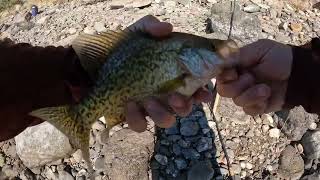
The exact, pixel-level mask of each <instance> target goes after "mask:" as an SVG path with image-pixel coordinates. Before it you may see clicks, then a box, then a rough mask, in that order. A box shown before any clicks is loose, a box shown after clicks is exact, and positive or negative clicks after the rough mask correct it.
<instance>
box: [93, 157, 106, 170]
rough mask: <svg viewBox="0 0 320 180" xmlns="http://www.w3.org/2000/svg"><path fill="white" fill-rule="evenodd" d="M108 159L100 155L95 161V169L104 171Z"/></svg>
mask: <svg viewBox="0 0 320 180" xmlns="http://www.w3.org/2000/svg"><path fill="white" fill-rule="evenodd" d="M105 164H106V160H105V158H104V157H99V158H98V159H96V161H95V162H94V169H95V170H97V171H104V170H105V168H106V165H105Z"/></svg>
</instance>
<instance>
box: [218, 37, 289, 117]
mask: <svg viewBox="0 0 320 180" xmlns="http://www.w3.org/2000/svg"><path fill="white" fill-rule="evenodd" d="M230 59H231V60H233V61H235V63H236V64H237V65H238V67H237V68H232V69H228V70H225V71H224V72H223V73H222V74H220V75H219V76H218V77H217V91H218V93H219V94H220V95H221V96H224V97H228V98H232V99H233V101H234V103H235V104H236V105H238V106H241V107H242V108H243V110H244V112H246V113H247V114H249V115H253V116H254V115H258V114H263V113H269V112H274V111H278V110H281V109H282V106H283V105H284V103H285V97H286V90H287V84H288V79H289V77H290V73H291V66H292V60H293V57H292V50H291V47H290V46H288V45H284V44H281V43H278V42H275V41H272V40H266V39H263V40H258V41H257V42H254V43H252V44H249V45H247V46H244V47H242V48H240V51H239V53H238V55H237V56H235V57H233V58H232V57H230Z"/></svg>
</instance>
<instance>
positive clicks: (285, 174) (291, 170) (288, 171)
mask: <svg viewBox="0 0 320 180" xmlns="http://www.w3.org/2000/svg"><path fill="white" fill-rule="evenodd" d="M303 173H304V161H303V159H302V157H301V156H300V154H299V153H298V152H297V150H296V149H295V148H294V147H293V146H291V145H289V146H287V147H286V148H285V149H284V150H283V151H282V153H281V156H280V163H279V169H278V175H279V176H280V177H282V178H285V179H292V180H297V179H299V178H300V177H301V176H302V174H303Z"/></svg>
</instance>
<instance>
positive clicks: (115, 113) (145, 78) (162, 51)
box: [30, 30, 237, 171]
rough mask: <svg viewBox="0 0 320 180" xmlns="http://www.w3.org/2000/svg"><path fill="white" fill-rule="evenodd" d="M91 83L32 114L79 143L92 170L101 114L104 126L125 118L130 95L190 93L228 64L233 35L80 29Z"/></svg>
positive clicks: (79, 45)
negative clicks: (77, 97) (66, 101)
mask: <svg viewBox="0 0 320 180" xmlns="http://www.w3.org/2000/svg"><path fill="white" fill-rule="evenodd" d="M72 47H73V48H74V50H75V52H76V54H77V55H78V57H79V59H80V62H81V65H82V66H83V68H84V69H85V70H86V72H87V73H88V74H89V75H90V77H91V79H92V81H93V82H94V86H93V87H92V88H91V90H90V92H89V93H88V95H87V96H85V97H83V98H82V100H81V101H80V102H79V103H78V104H76V105H66V106H59V107H47V108H42V109H38V110H35V111H33V112H31V113H30V114H31V115H32V116H35V117H39V118H41V119H43V120H46V121H48V122H50V123H51V124H52V125H54V126H55V127H56V128H57V129H59V130H60V131H61V132H62V133H64V134H65V135H66V136H67V137H68V138H69V139H70V142H71V143H72V144H73V145H74V146H75V147H76V148H78V149H81V151H82V154H83V158H84V160H85V161H86V162H87V165H88V168H89V170H90V171H93V167H92V164H91V161H90V155H89V138H90V130H91V126H92V124H93V123H94V122H95V121H96V120H97V119H98V118H100V117H102V116H104V117H105V118H106V122H107V130H110V129H111V128H112V127H114V126H115V125H117V124H119V123H121V122H123V121H124V119H125V105H126V103H127V102H128V101H131V100H133V101H136V102H138V103H139V102H142V101H143V100H144V99H145V98H147V97H150V96H153V97H161V96H163V95H166V94H168V93H171V92H178V93H181V94H182V95H185V96H191V95H192V94H194V93H195V91H196V90H197V89H199V88H200V87H203V86H205V85H206V84H208V83H209V82H210V80H211V79H212V78H215V77H216V76H217V75H218V74H219V73H220V72H221V71H222V70H223V68H225V67H227V66H229V63H228V62H227V61H226V60H225V59H224V57H225V56H226V53H231V52H234V51H236V50H237V48H236V45H235V43H234V42H233V41H229V40H217V39H208V38H204V37H201V36H196V35H191V34H186V33H179V32H174V33H171V34H170V35H169V36H168V37H165V38H161V39H158V38H154V37H151V36H150V35H149V34H146V33H144V32H141V31H137V30H134V31H133V30H118V31H107V32H104V33H101V34H98V35H89V34H82V35H80V36H79V37H78V38H76V39H75V41H74V42H73V44H72Z"/></svg>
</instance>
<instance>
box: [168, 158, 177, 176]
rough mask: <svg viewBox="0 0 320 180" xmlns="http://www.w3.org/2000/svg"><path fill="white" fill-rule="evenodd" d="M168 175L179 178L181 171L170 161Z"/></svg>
mask: <svg viewBox="0 0 320 180" xmlns="http://www.w3.org/2000/svg"><path fill="white" fill-rule="evenodd" d="M166 173H167V174H170V175H171V176H173V177H177V175H178V173H179V171H178V170H177V169H176V168H175V167H174V162H172V161H170V162H169V164H168V166H167V168H166Z"/></svg>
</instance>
